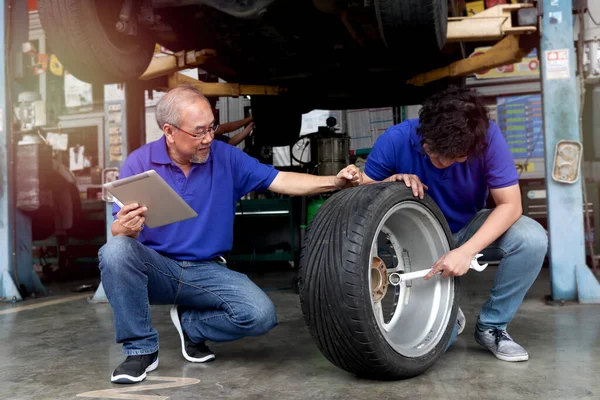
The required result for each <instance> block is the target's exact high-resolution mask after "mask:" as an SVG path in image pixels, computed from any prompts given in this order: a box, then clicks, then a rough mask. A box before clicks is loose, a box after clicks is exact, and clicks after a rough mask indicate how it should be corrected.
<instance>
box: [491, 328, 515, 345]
mask: <svg viewBox="0 0 600 400" xmlns="http://www.w3.org/2000/svg"><path fill="white" fill-rule="evenodd" d="M488 332H489V333H490V334H492V335H494V337H495V338H496V344H498V343H500V342H501V341H503V340H510V341H511V342H512V338H511V337H510V335H509V334H508V332H506V331H505V330H504V329H498V328H491V329H490V330H489V331H488Z"/></svg>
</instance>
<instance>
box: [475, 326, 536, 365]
mask: <svg viewBox="0 0 600 400" xmlns="http://www.w3.org/2000/svg"><path fill="white" fill-rule="evenodd" d="M475 341H476V342H477V343H479V344H480V345H482V346H483V347H485V348H486V349H488V350H489V351H491V352H492V353H494V355H495V356H496V358H499V359H500V360H502V361H513V362H514V361H527V360H529V354H528V353H527V351H526V350H525V349H524V348H522V347H521V346H520V345H519V344H518V343H516V342H515V341H514V340H513V339H512V338H511V337H510V335H509V334H508V332H506V330H505V329H498V328H488V329H486V330H485V331H480V330H479V329H478V328H475Z"/></svg>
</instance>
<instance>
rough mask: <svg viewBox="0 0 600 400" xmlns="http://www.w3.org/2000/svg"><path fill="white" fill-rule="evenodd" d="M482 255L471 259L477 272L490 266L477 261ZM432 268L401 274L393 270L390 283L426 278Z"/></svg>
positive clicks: (471, 266)
mask: <svg viewBox="0 0 600 400" xmlns="http://www.w3.org/2000/svg"><path fill="white" fill-rule="evenodd" d="M481 256H483V254H477V255H476V256H475V257H473V259H472V260H471V265H469V268H470V269H474V270H475V271H477V272H481V271H483V270H484V269H486V268H487V266H488V264H487V263H486V264H483V265H479V262H478V261H477V259H478V258H479V257H481ZM432 269H433V268H430V269H423V270H421V271H415V272H408V273H406V274H399V273H397V272H393V273H391V274H390V275H389V277H388V281H389V282H390V285H392V286H398V285H399V284H401V283H402V282H406V281H410V280H413V279H417V278H424V277H425V275H427V274H428V273H429V272H431V270H432Z"/></svg>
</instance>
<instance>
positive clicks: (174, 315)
mask: <svg viewBox="0 0 600 400" xmlns="http://www.w3.org/2000/svg"><path fill="white" fill-rule="evenodd" d="M170 315H171V321H173V325H175V329H177V332H178V333H179V338H180V339H181V354H183V358H185V359H186V360H188V361H189V362H194V363H204V362H208V361H212V360H214V359H215V355H214V354H210V355H208V356H206V357H202V358H194V357H190V356H189V355H188V353H187V352H186V351H185V339H184V338H183V329H182V328H181V323H180V322H179V314H177V308H176V307H172V308H171V311H170Z"/></svg>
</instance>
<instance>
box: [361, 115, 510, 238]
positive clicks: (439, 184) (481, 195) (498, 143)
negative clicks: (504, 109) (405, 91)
mask: <svg viewBox="0 0 600 400" xmlns="http://www.w3.org/2000/svg"><path fill="white" fill-rule="evenodd" d="M418 127H419V120H418V119H412V120H406V121H404V122H402V123H401V124H399V125H395V126H392V127H390V128H389V129H388V130H387V131H385V133H384V134H383V135H381V136H380V137H379V139H377V142H376V143H375V145H374V146H373V149H372V151H371V153H370V154H369V156H368V158H367V165H366V167H365V173H366V174H367V176H368V177H369V178H371V179H373V180H376V181H380V180H383V179H385V178H387V177H389V176H391V175H394V174H414V175H417V176H418V177H419V179H421V182H423V183H424V184H425V185H427V186H428V187H429V190H427V191H426V193H427V194H428V195H429V196H431V198H432V199H433V200H434V201H435V202H436V203H437V205H438V206H439V207H440V209H441V210H442V213H443V214H444V216H445V217H446V220H447V221H448V224H449V225H450V230H451V231H452V232H453V233H455V232H458V231H459V230H460V229H461V228H462V227H464V226H465V225H466V224H467V223H468V222H469V221H470V220H471V218H473V216H474V215H475V214H476V213H477V212H478V211H479V210H481V209H482V208H484V207H485V203H486V200H487V197H488V194H489V189H500V188H504V187H508V186H512V185H515V184H517V183H518V182H519V176H518V174H517V170H516V168H515V164H514V161H513V158H512V155H511V153H510V150H509V149H508V145H507V144H506V141H505V140H504V137H503V136H502V132H500V129H499V128H498V125H496V124H495V123H493V122H490V127H489V129H488V133H487V142H488V144H487V147H486V148H485V150H484V152H483V155H482V156H481V157H475V156H469V157H468V158H467V161H465V162H464V163H458V162H456V163H454V164H452V165H451V166H449V167H448V168H444V169H439V168H436V167H435V166H434V165H433V164H432V163H431V160H430V159H429V156H428V155H427V154H426V153H425V151H424V150H423V148H422V146H421V138H420V136H419V135H418V133H417V130H418Z"/></svg>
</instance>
